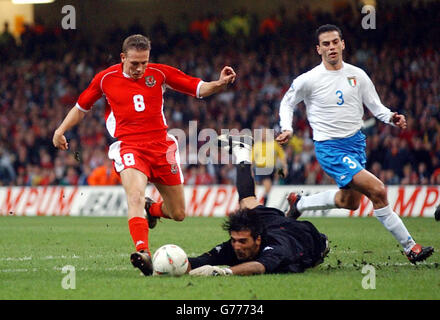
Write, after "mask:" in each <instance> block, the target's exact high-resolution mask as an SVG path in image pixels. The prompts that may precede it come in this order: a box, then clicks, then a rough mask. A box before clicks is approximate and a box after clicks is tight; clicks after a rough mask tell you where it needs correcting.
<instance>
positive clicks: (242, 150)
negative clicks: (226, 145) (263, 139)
mask: <svg viewBox="0 0 440 320" xmlns="http://www.w3.org/2000/svg"><path fill="white" fill-rule="evenodd" d="M251 151H252V150H251V149H248V148H246V147H240V146H234V147H232V154H233V155H234V157H235V162H234V164H239V163H242V162H246V163H251Z"/></svg>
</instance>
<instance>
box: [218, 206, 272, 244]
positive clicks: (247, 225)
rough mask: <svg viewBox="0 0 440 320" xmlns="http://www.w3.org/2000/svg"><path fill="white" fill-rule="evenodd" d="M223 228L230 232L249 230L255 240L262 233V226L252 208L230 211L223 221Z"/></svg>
mask: <svg viewBox="0 0 440 320" xmlns="http://www.w3.org/2000/svg"><path fill="white" fill-rule="evenodd" d="M223 230H225V231H227V232H228V233H229V234H231V232H232V231H235V232H239V231H245V230H249V231H250V232H251V236H252V238H253V239H254V240H255V239H257V237H258V236H262V235H263V233H264V227H263V225H262V223H261V222H260V218H259V216H258V214H256V213H255V210H252V209H241V210H238V211H237V212H235V213H231V214H230V215H229V216H228V218H227V219H226V220H225V222H223Z"/></svg>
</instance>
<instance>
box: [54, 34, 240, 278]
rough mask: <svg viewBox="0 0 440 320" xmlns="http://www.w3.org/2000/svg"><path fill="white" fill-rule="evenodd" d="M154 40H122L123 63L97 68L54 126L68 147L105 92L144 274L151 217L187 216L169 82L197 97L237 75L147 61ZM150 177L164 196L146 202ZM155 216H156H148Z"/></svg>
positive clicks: (148, 267) (113, 155) (148, 269)
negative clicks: (197, 74)
mask: <svg viewBox="0 0 440 320" xmlns="http://www.w3.org/2000/svg"><path fill="white" fill-rule="evenodd" d="M150 50H151V45H150V40H149V39H148V38H147V37H145V36H143V35H131V36H129V37H128V38H126V39H125V40H124V43H123V45H122V53H121V63H120V64H117V65H113V66H111V67H109V68H107V69H105V70H103V71H101V72H99V73H98V74H97V75H96V76H95V77H94V78H93V80H92V82H91V83H90V85H89V87H88V88H87V89H86V90H84V91H83V92H82V93H81V95H80V97H79V98H78V101H77V103H76V105H75V106H74V107H73V108H72V109H71V110H70V111H69V113H68V114H67V116H66V117H65V118H64V120H63V122H62V123H61V125H60V126H59V127H58V128H57V130H55V133H54V136H53V144H54V146H55V147H56V148H59V149H61V150H67V149H68V147H69V145H68V142H67V140H66V137H65V136H64V133H65V132H66V131H68V130H70V129H71V128H72V127H73V126H75V125H76V124H78V123H79V122H80V121H81V120H82V119H83V118H84V115H85V113H87V112H88V111H90V110H91V108H92V106H93V104H94V103H95V102H96V101H97V100H98V99H99V98H101V96H102V95H104V96H105V98H106V112H105V117H106V127H107V130H108V132H109V133H110V135H111V136H112V137H114V138H116V139H117V141H116V142H114V143H113V144H112V145H111V146H110V148H109V153H108V155H109V158H110V159H112V160H113V162H114V167H115V170H116V171H117V172H118V173H119V174H120V177H121V181H122V185H123V187H124V190H125V193H126V196H127V204H128V213H127V215H128V224H129V229H130V234H131V237H132V239H133V242H134V244H135V247H136V252H134V253H133V254H132V255H131V262H132V264H133V265H134V266H135V267H137V268H139V269H140V270H141V271H142V272H143V273H144V274H145V275H151V274H152V271H153V268H152V263H151V254H150V251H149V246H148V231H149V226H148V221H149V220H147V219H146V217H145V213H144V208H146V209H147V213H148V214H149V215H150V218H151V217H153V218H154V219H156V218H158V217H164V218H171V219H174V220H176V221H182V220H183V219H184V218H185V199H184V192H183V174H182V172H181V169H180V164H179V154H178V152H179V150H178V146H177V141H176V139H175V138H174V137H173V136H171V135H168V134H167V128H168V126H167V123H166V119H165V117H164V113H163V99H164V98H163V94H164V91H165V89H166V88H171V89H173V90H176V91H179V92H182V93H184V94H187V95H191V96H194V97H197V98H203V97H207V96H210V95H212V94H215V93H217V92H220V91H222V90H224V89H226V87H227V86H228V84H231V83H233V82H234V81H235V78H236V74H235V72H234V70H233V69H232V68H231V67H229V66H226V67H224V68H223V69H222V70H221V73H220V76H219V79H218V80H216V81H209V82H205V81H203V80H201V79H199V78H194V77H191V76H189V75H186V74H185V73H183V72H181V71H180V70H178V69H176V68H173V67H170V66H167V65H163V64H155V63H149V62H148V60H149V56H150ZM148 181H151V182H152V183H154V184H155V186H156V188H157V189H158V191H159V192H160V194H161V196H162V199H163V201H162V202H158V203H149V204H147V207H146V206H145V205H146V200H145V190H146V187H147V183H148ZM150 221H155V220H150Z"/></svg>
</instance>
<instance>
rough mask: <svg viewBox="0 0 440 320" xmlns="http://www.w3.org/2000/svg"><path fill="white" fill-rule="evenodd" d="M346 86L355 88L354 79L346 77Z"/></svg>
mask: <svg viewBox="0 0 440 320" xmlns="http://www.w3.org/2000/svg"><path fill="white" fill-rule="evenodd" d="M347 80H348V84H349V85H350V86H352V87H353V88H354V87H356V83H357V82H356V77H347Z"/></svg>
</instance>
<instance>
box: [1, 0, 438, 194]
mask: <svg viewBox="0 0 440 320" xmlns="http://www.w3.org/2000/svg"><path fill="white" fill-rule="evenodd" d="M413 3H415V4H413ZM377 5H378V9H377V20H378V21H386V23H381V24H378V26H377V29H375V30H363V29H362V28H360V25H361V23H360V21H361V18H362V16H361V15H360V10H358V11H359V14H358V15H356V14H354V12H357V11H356V10H353V8H350V7H348V8H344V9H340V10H339V11H338V12H334V13H333V14H329V13H327V12H320V11H318V12H313V14H311V11H310V9H308V8H307V7H304V8H302V9H301V10H300V11H299V12H298V13H297V17H296V19H287V18H286V17H285V13H286V12H285V10H283V9H282V8H280V10H279V12H276V13H272V14H268V16H267V17H265V18H262V19H259V18H257V17H256V16H254V15H252V14H249V13H247V12H246V11H240V12H237V13H236V14H233V15H230V16H222V15H218V16H215V15H212V14H210V15H207V16H206V17H202V18H201V19H198V20H194V21H190V22H189V23H188V25H187V26H186V28H182V29H181V30H180V31H179V32H175V33H172V32H170V31H169V30H168V28H167V25H166V24H165V23H164V22H163V21H161V20H158V21H157V23H156V24H154V25H153V27H152V28H151V29H150V30H144V29H143V27H142V26H140V25H138V24H133V26H132V27H130V28H128V29H127V30H124V29H121V28H119V27H118V28H115V29H112V30H109V31H108V33H107V35H108V36H107V38H106V39H100V41H98V42H96V41H92V40H93V39H88V38H87V36H86V35H85V34H81V33H80V32H66V31H63V30H61V29H51V28H46V27H45V26H44V25H41V24H36V25H32V26H27V27H26V30H25V32H24V33H23V34H22V35H21V38H20V39H19V41H15V39H14V38H13V37H12V35H11V34H10V32H9V30H8V26H7V25H5V26H4V31H3V33H2V34H1V35H0V56H1V57H2V61H1V63H0V185H28V186H31V185H32V186H35V185H54V184H62V185H86V184H87V181H88V179H87V178H88V176H89V175H90V173H91V172H92V171H93V170H94V169H96V168H98V167H100V166H102V165H104V159H105V157H106V148H107V145H108V144H109V142H110V140H111V138H110V137H109V136H108V134H107V132H106V129H105V123H104V118H103V112H104V111H103V106H104V104H103V101H102V100H101V101H98V103H97V104H96V106H95V107H94V111H93V112H91V113H90V114H88V115H87V117H89V119H88V121H84V122H82V123H81V124H80V125H78V126H77V127H76V128H75V129H74V130H72V131H70V132H68V136H67V138H68V139H69V140H70V150H71V152H63V151H58V150H56V149H55V148H54V147H53V146H52V134H53V131H54V130H55V128H56V127H57V125H58V124H59V123H60V122H61V120H62V119H63V117H64V115H65V114H66V113H67V111H68V110H69V108H71V107H72V106H73V105H74V104H75V102H76V99H77V97H78V95H79V94H80V93H81V91H82V90H84V89H85V88H86V87H87V85H88V83H89V82H90V80H91V79H92V77H93V75H94V74H95V73H97V72H98V71H100V70H102V69H104V68H105V67H107V66H109V65H111V64H113V63H118V57H119V51H120V44H121V42H122V39H123V38H124V37H125V36H126V35H128V34H131V33H134V32H136V33H144V34H146V35H147V36H149V37H150V38H151V40H152V56H151V59H150V60H151V61H152V62H158V63H166V64H169V65H172V66H176V67H178V68H180V69H181V70H182V71H184V72H187V73H189V74H192V75H196V76H200V77H201V78H203V79H206V80H211V79H215V78H216V77H217V75H216V74H215V72H217V71H216V70H220V68H221V67H222V66H223V65H226V64H228V65H231V66H232V67H233V68H234V69H235V70H236V72H237V75H238V81H237V82H236V84H235V85H234V86H233V87H231V89H230V90H229V91H227V92H224V93H222V94H219V95H217V96H215V97H212V98H208V99H206V100H196V99H194V98H189V97H186V96H183V95H181V94H179V93H175V92H171V91H168V92H167V94H166V98H165V110H164V112H165V116H166V118H167V119H168V125H169V128H170V129H171V128H181V129H184V130H185V131H188V122H189V121H190V120H195V121H198V124H197V128H198V130H201V129H203V128H214V129H216V130H217V131H220V129H222V128H225V129H232V128H237V129H239V130H241V129H243V128H252V129H255V128H261V127H268V128H275V129H277V128H278V120H279V119H278V107H279V103H280V99H281V98H282V96H283V94H284V92H285V91H286V90H287V89H288V88H289V86H290V83H291V81H292V80H293V78H294V77H295V76H297V75H299V74H300V73H302V72H304V71H306V70H308V69H310V68H311V67H312V66H314V65H316V64H318V63H319V62H320V60H319V56H318V55H317V54H316V52H315V50H314V39H313V34H314V30H315V29H316V27H317V26H319V25H321V24H324V23H335V24H338V25H339V26H341V27H342V31H343V36H344V39H345V40H346V44H347V48H346V52H345V61H347V62H349V63H352V64H354V65H358V66H360V67H362V68H363V69H364V70H365V71H366V72H367V73H368V74H369V75H370V77H371V78H372V80H373V82H374V83H375V85H376V89H377V91H378V93H379V96H380V97H381V99H382V101H383V103H384V104H385V105H387V106H390V107H391V109H393V110H395V111H398V112H399V113H402V114H405V115H406V117H407V121H408V129H407V130H406V131H399V130H397V129H394V128H392V127H390V126H387V125H384V124H382V123H379V122H376V124H375V125H373V126H370V127H366V128H365V132H366V134H367V136H368V140H367V143H368V145H367V157H368V163H367V167H368V169H370V170H371V171H372V172H374V173H375V174H376V175H377V176H378V177H379V178H380V179H381V180H382V181H384V182H385V183H386V184H438V183H439V182H440V174H439V172H440V108H439V107H440V106H439V104H440V86H439V79H440V76H439V70H440V50H439V44H438V42H435V41H433V39H436V38H437V37H438V34H440V27H439V24H438V16H437V15H436V13H438V12H440V3H439V2H431V3H430V4H429V7H428V6H427V5H425V4H424V2H409V1H407V2H403V4H401V3H397V4H395V7H393V8H392V10H388V9H390V8H385V7H384V6H385V5H384V4H382V2H381V1H378V4H377ZM386 6H388V5H386ZM386 9H387V10H386ZM415 22H417V23H415ZM365 117H366V119H368V118H371V117H372V115H371V114H369V113H368V112H366V114H365ZM305 119H306V118H305V108H304V106H303V105H300V106H299V108H297V111H296V112H295V115H294V121H295V124H294V128H295V130H296V132H295V136H294V137H293V138H292V140H291V141H290V143H289V145H288V147H287V148H286V150H285V151H286V154H287V156H288V164H289V174H288V175H287V176H286V177H280V176H278V175H277V177H276V179H275V184H330V183H333V182H332V181H331V179H329V178H328V177H327V176H326V175H325V174H324V173H323V172H322V170H321V169H320V166H319V165H318V164H317V162H316V159H315V158H314V152H313V144H312V141H311V137H310V134H311V130H310V127H309V126H308V123H307V121H306V120H305ZM75 152H79V154H80V161H78V159H76V157H75ZM191 157H194V155H191V154H182V156H181V158H182V159H186V160H188V159H190V158H191ZM183 166H185V167H186V173H185V176H186V177H187V183H194V184H204V183H206V184H219V183H228V184H232V183H234V179H235V175H234V170H233V167H232V166H228V165H213V164H208V165H206V168H199V167H200V166H201V165H185V164H183Z"/></svg>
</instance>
